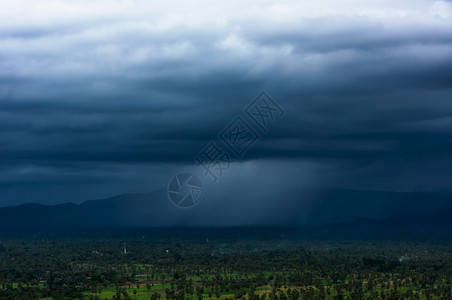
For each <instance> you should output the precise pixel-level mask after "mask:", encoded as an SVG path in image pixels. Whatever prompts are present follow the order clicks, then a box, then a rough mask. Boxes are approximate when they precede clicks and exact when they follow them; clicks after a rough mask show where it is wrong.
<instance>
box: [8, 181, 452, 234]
mask: <svg viewBox="0 0 452 300" xmlns="http://www.w3.org/2000/svg"><path fill="white" fill-rule="evenodd" d="M289 195H292V196H290V197H287V196H286V197H284V198H283V199H275V200H274V202H275V205H274V207H273V208H272V207H270V208H269V206H268V205H263V204H262V205H261V206H260V205H254V202H252V201H259V199H257V200H256V199H252V200H250V201H251V205H250V204H249V203H247V202H246V201H247V199H239V198H237V197H235V198H234V199H228V198H227V195H225V196H224V198H222V199H210V198H206V199H203V200H202V201H201V203H200V204H199V205H197V206H195V207H194V208H191V209H179V208H177V207H175V206H174V205H172V204H171V203H170V202H169V201H168V200H167V197H166V191H165V190H164V189H161V190H157V191H154V192H152V193H142V194H123V195H119V196H115V197H111V198H107V199H100V200H90V201H86V202H84V203H82V204H73V203H66V204H60V205H53V206H50V205H41V204H25V205H19V206H11V207H1V208H0V233H1V232H3V233H5V232H8V231H10V230H16V229H23V230H34V229H62V228H131V227H135V228H137V227H178V226H180V227H183V226H201V227H202V226H205V227H209V226H220V227H221V226H277V227H297V228H304V229H300V231H299V232H300V234H301V235H303V236H306V237H309V236H319V237H320V236H323V237H327V236H333V235H334V234H336V235H338V236H350V237H353V236H354V237H358V236H366V235H367V236H384V235H385V234H386V233H388V234H389V233H391V234H392V236H394V235H398V236H419V235H432V234H436V235H441V236H445V235H446V236H447V235H449V234H450V232H451V230H450V227H451V221H450V220H451V219H452V218H451V217H450V216H451V213H452V197H451V196H450V195H437V194H427V193H399V192H375V191H355V190H343V189H332V188H311V189H298V190H294V191H293V192H291V193H289ZM267 201H268V200H267ZM218 203H222V205H221V206H220V205H218ZM388 236H389V235H388ZM451 236H452V235H451Z"/></svg>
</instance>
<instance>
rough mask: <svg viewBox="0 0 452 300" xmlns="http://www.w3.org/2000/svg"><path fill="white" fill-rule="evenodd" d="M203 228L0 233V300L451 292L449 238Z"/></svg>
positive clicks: (435, 295) (439, 295)
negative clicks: (323, 236)
mask: <svg viewBox="0 0 452 300" xmlns="http://www.w3.org/2000/svg"><path fill="white" fill-rule="evenodd" d="M210 234H211V235H210V236H203V237H200V235H197V236H190V235H188V236H186V237H184V236H183V235H179V236H178V237H172V238H169V237H164V236H158V237H155V236H154V237H153V236H141V235H140V236H136V235H135V236H132V237H124V236H121V237H118V236H116V237H111V238H94V237H80V236H79V237H61V236H60V237H50V236H35V237H27V238H23V237H22V238H17V237H14V238H13V237H9V238H2V239H0V298H1V299H36V298H53V299H152V300H157V299H176V300H177V299H181V300H182V299H187V298H188V299H199V300H200V299H248V300H264V299H267V300H273V299H280V300H292V299H452V292H451V287H452V247H451V246H452V243H451V242H425V241H424V242H419V241H406V242H401V241H301V240H298V239H291V238H286V237H284V236H278V237H273V238H268V237H266V238H263V237H259V238H252V237H246V238H238V239H236V238H231V237H221V236H214V235H212V234H213V233H210ZM124 249H126V250H127V251H126V253H125V251H124Z"/></svg>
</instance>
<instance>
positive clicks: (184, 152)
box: [0, 0, 452, 206]
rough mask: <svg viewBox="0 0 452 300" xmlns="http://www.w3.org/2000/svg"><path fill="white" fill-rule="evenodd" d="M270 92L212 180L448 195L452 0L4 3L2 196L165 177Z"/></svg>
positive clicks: (188, 163) (21, 199) (64, 192)
mask: <svg viewBox="0 0 452 300" xmlns="http://www.w3.org/2000/svg"><path fill="white" fill-rule="evenodd" d="M262 90H265V91H267V92H268V93H269V94H270V95H271V96H272V97H273V98H274V99H275V100H276V101H277V102H278V103H279V104H280V105H281V107H283V109H284V111H285V114H284V116H283V118H281V119H280V120H277V121H275V122H273V123H272V124H271V126H269V128H268V133H267V134H266V135H264V136H263V137H262V138H261V139H260V140H258V141H257V142H256V143H255V144H254V145H253V146H252V147H251V148H250V150H249V151H248V152H247V153H246V154H245V155H244V156H243V158H242V159H240V160H238V161H237V163H236V164H235V165H233V166H231V168H230V170H228V174H227V176H228V178H227V180H221V179H220V180H219V182H218V183H217V184H216V185H217V186H218V187H219V188H222V189H223V188H228V186H227V185H233V186H234V187H235V188H237V187H240V186H241V185H243V186H247V187H249V186H250V185H251V186H256V188H258V187H259V184H260V183H261V182H265V183H266V184H269V185H273V186H274V188H275V189H277V188H278V187H279V184H280V183H286V184H290V185H294V186H299V185H300V186H302V185H306V186H336V187H343V188H354V189H372V190H395V191H452V188H451V187H452V186H451V182H452V172H451V169H452V2H447V1H426V0H407V1H386V0H384V1H340V3H339V2H338V1H333V0H331V1H279V2H274V1H80V0H77V1H75V0H74V1H56V0H55V1H52V0H47V1H43V0H35V1H24V0H11V1H10V0H2V1H1V2H0V206H2V205H13V204H19V203H26V202H41V203H58V202H66V201H74V202H81V201H83V200H88V199H91V198H102V197H107V196H112V195H115V194H118V193H125V192H148V191H152V190H154V189H157V188H161V187H165V186H166V185H167V183H168V180H169V179H170V178H171V176H173V175H174V174H176V173H178V172H179V171H181V170H183V171H184V170H191V169H193V168H195V166H194V163H193V157H194V156H195V155H196V154H198V153H199V152H200V150H201V149H202V148H203V147H204V146H206V145H207V144H208V143H209V141H212V140H216V139H217V134H218V133H219V132H220V131H221V130H222V129H223V128H224V127H225V126H226V125H227V124H228V123H229V122H230V121H232V120H233V119H234V117H235V116H237V115H238V114H240V113H241V111H242V109H243V108H244V107H245V106H246V105H247V104H248V103H250V101H252V100H253V99H254V98H255V97H256V96H257V95H258V94H259V93H260V91H262ZM204 179H206V180H207V178H204ZM213 188H214V187H213ZM281 188H282V187H281Z"/></svg>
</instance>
